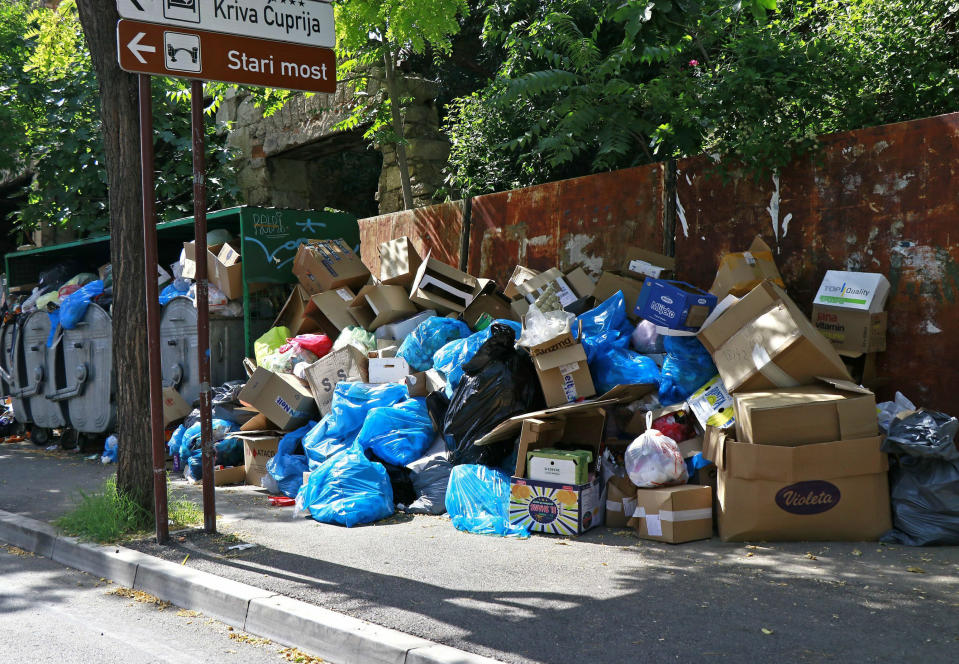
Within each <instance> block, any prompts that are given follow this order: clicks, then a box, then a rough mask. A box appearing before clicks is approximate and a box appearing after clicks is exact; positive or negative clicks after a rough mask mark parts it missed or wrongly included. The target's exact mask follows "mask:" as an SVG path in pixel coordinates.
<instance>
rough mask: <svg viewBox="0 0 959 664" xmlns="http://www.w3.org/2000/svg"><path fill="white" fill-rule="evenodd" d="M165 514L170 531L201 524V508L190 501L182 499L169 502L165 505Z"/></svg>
mask: <svg viewBox="0 0 959 664" xmlns="http://www.w3.org/2000/svg"><path fill="white" fill-rule="evenodd" d="M167 514H168V515H169V519H170V528H172V529H176V528H180V527H183V526H197V525H199V524H201V523H203V508H202V507H200V506H199V505H197V504H196V503H194V502H193V501H192V500H186V499H184V498H180V499H177V500H171V501H170V502H169V504H168V505H167Z"/></svg>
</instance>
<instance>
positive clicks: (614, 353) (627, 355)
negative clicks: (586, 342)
mask: <svg viewBox="0 0 959 664" xmlns="http://www.w3.org/2000/svg"><path fill="white" fill-rule="evenodd" d="M589 369H590V373H591V374H592V376H593V383H594V385H595V386H596V391H597V392H598V393H599V394H602V393H604V392H608V391H609V390H611V389H613V388H614V387H616V386H617V385H631V384H634V383H636V384H646V385H659V381H660V371H659V367H658V366H656V362H654V361H653V360H652V359H650V358H648V357H646V356H645V355H640V354H639V353H636V352H633V351H631V350H629V349H628V348H621V347H619V346H608V347H606V348H600V349H598V350H597V351H596V353H595V355H594V356H593V361H592V362H591V363H590V365H589Z"/></svg>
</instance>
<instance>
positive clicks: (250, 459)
mask: <svg viewBox="0 0 959 664" xmlns="http://www.w3.org/2000/svg"><path fill="white" fill-rule="evenodd" d="M280 435H281V434H277V433H275V432H273V431H250V432H249V433H234V434H231V437H233V438H239V439H240V440H242V441H243V465H244V468H245V474H246V483H247V484H252V485H254V486H259V485H260V478H261V477H263V476H264V475H266V462H267V461H269V460H270V459H272V458H273V457H274V456H276V451H277V448H278V447H279V445H280Z"/></svg>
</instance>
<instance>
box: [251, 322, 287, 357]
mask: <svg viewBox="0 0 959 664" xmlns="http://www.w3.org/2000/svg"><path fill="white" fill-rule="evenodd" d="M289 336H290V328H288V327H284V326H282V325H281V326H279V327H271V328H270V329H269V330H267V331H266V332H265V333H263V335H262V336H261V337H260V338H259V339H257V340H256V341H254V342H253V354H254V357H255V358H256V365H257V366H260V365H261V364H262V362H263V360H264V359H265V358H266V356H267V355H270V354H271V353H274V352H276V351H277V350H279V348H280V346H282V345H283V344H285V343H286V339H287V337H289Z"/></svg>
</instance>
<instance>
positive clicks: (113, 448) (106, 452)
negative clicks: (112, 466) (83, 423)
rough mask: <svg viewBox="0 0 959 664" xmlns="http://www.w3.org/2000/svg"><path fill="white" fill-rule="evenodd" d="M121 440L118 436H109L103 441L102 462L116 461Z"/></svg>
mask: <svg viewBox="0 0 959 664" xmlns="http://www.w3.org/2000/svg"><path fill="white" fill-rule="evenodd" d="M119 447H120V441H119V440H118V439H117V437H116V436H107V439H106V441H104V443H103V455H102V456H101V457H100V462H101V463H116V462H117V455H118V453H119Z"/></svg>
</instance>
